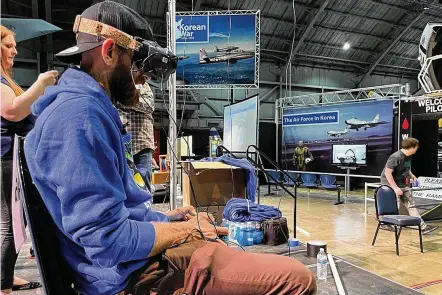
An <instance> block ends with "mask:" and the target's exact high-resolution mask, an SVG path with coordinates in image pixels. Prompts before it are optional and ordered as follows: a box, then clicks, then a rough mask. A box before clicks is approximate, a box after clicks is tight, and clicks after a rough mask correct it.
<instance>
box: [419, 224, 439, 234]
mask: <svg viewBox="0 0 442 295" xmlns="http://www.w3.org/2000/svg"><path fill="white" fill-rule="evenodd" d="M438 228H439V226H438V225H427V227H426V228H425V229H424V230H423V231H422V234H423V235H428V234H429V233H431V232H434V231H435V230H437V229H438Z"/></svg>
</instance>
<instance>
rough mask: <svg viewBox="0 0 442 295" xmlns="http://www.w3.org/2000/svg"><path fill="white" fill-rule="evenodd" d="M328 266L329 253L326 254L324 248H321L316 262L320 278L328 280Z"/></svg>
mask: <svg viewBox="0 0 442 295" xmlns="http://www.w3.org/2000/svg"><path fill="white" fill-rule="evenodd" d="M327 267H328V260H327V254H325V252H324V248H321V250H319V253H318V256H317V264H316V272H317V276H318V280H323V281H325V280H327Z"/></svg>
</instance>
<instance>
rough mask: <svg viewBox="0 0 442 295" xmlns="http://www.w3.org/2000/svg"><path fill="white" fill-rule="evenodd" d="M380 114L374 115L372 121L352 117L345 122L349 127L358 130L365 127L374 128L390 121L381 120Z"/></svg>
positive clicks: (365, 128)
mask: <svg viewBox="0 0 442 295" xmlns="http://www.w3.org/2000/svg"><path fill="white" fill-rule="evenodd" d="M379 118H380V117H379V114H377V115H376V117H374V119H373V120H372V121H365V120H360V119H357V118H351V119H349V120H345V124H347V129H356V131H359V129H361V128H364V130H367V129H368V128H373V127H376V126H378V125H381V124H387V123H388V122H385V121H379Z"/></svg>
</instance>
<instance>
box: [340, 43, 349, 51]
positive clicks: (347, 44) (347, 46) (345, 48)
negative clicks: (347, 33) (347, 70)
mask: <svg viewBox="0 0 442 295" xmlns="http://www.w3.org/2000/svg"><path fill="white" fill-rule="evenodd" d="M342 49H344V50H348V49H350V43H348V42H345V44H344V46H342Z"/></svg>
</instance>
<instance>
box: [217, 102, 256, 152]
mask: <svg viewBox="0 0 442 295" xmlns="http://www.w3.org/2000/svg"><path fill="white" fill-rule="evenodd" d="M258 104H259V100H258V97H257V96H255V97H253V98H249V99H247V100H244V101H241V102H238V103H235V104H232V105H230V106H226V107H225V108H224V136H223V145H224V146H225V147H226V148H227V149H228V150H230V151H231V152H242V154H236V156H238V157H245V152H246V150H247V147H248V146H249V145H252V144H253V145H256V137H257V124H258ZM234 154H235V153H234Z"/></svg>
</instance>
